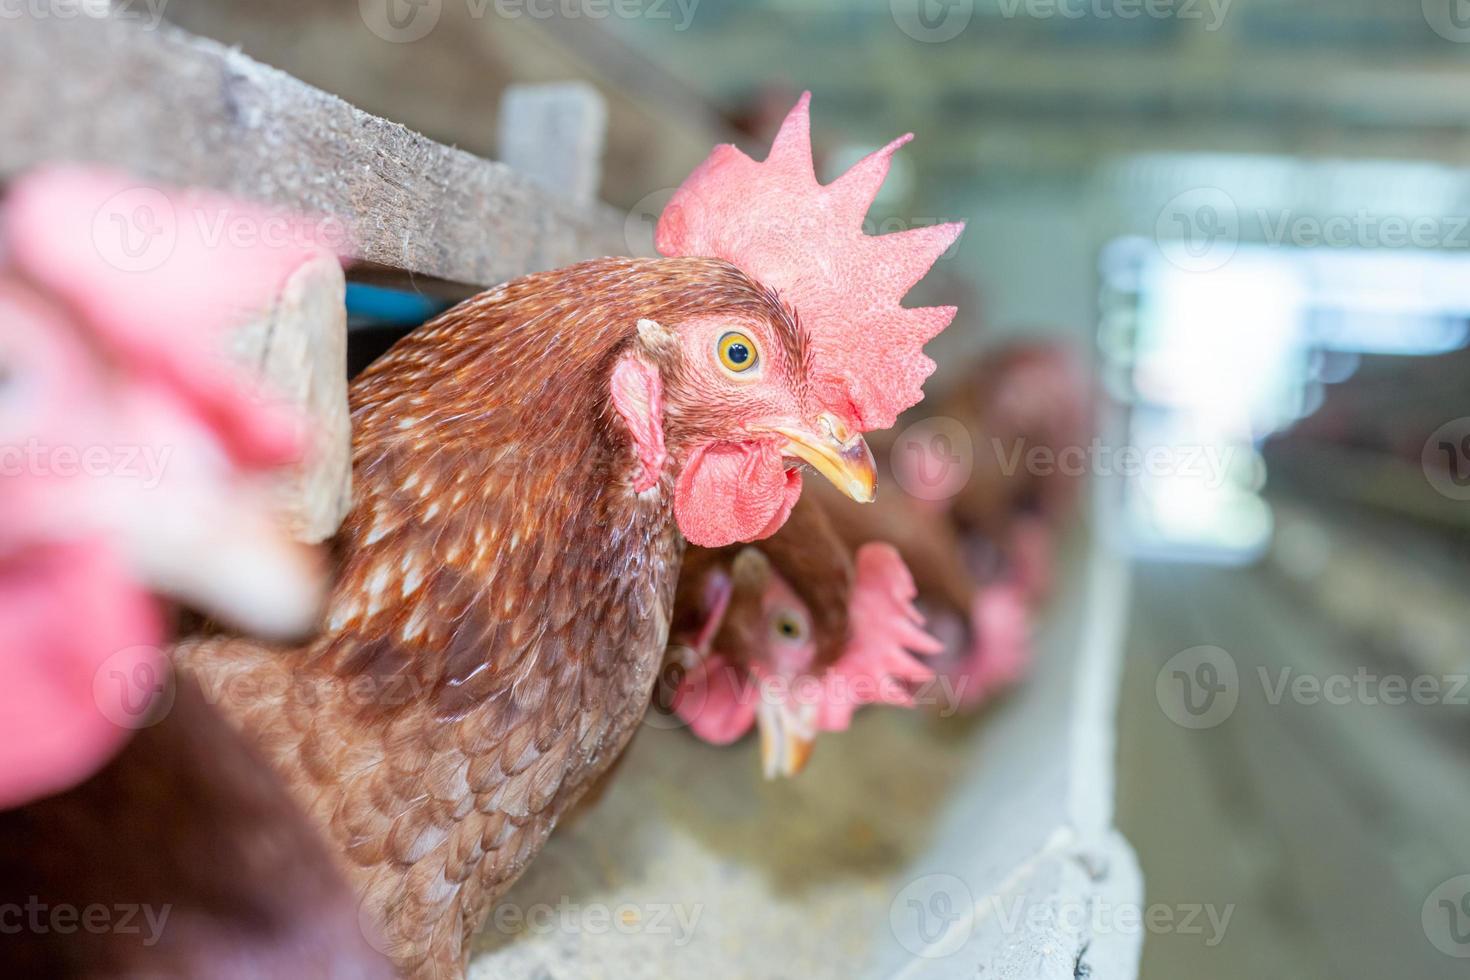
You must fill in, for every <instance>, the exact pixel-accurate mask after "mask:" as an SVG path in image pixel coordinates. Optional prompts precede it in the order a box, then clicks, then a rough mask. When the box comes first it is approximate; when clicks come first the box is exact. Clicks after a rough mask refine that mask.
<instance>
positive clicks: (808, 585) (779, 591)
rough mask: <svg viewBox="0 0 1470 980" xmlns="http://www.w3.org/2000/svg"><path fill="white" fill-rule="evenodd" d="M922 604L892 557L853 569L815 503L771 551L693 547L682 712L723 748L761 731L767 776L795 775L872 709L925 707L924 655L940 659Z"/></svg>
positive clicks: (869, 556) (679, 689)
mask: <svg viewBox="0 0 1470 980" xmlns="http://www.w3.org/2000/svg"><path fill="white" fill-rule="evenodd" d="M913 598H914V584H913V580H912V578H910V576H909V573H908V570H907V569H906V568H904V564H903V561H902V559H900V558H899V556H898V553H897V552H896V551H895V550H894V549H893V548H892V547H890V546H888V545H884V544H878V543H872V544H866V545H864V546H863V547H861V548H859V549H858V550H857V553H856V556H855V557H854V555H853V553H852V552H851V551H849V550H848V548H847V547H846V546H845V545H844V544H843V543H842V541H841V539H839V538H838V536H837V535H836V533H835V531H834V530H833V529H832V526H831V523H830V522H829V521H828V519H827V517H826V515H825V513H824V512H823V509H822V507H821V506H819V505H818V504H817V503H815V501H813V500H810V499H809V498H807V497H803V499H802V500H800V501H798V502H797V505H796V507H795V508H794V509H793V510H792V512H791V517H790V519H789V520H788V521H787V522H786V524H785V525H784V526H783V527H782V528H781V530H779V531H777V532H776V534H774V535H773V536H771V537H770V538H767V539H766V540H764V541H762V542H760V543H759V544H752V545H734V546H730V547H726V548H718V549H704V548H692V549H690V550H689V552H687V553H686V555H685V561H684V567H683V569H682V571H681V572H680V576H679V588H678V592H677V594H676V597H675V602H674V619H673V627H672V630H671V634H670V639H671V645H670V656H671V658H672V659H673V662H674V664H676V665H677V667H678V668H679V669H681V670H682V671H683V676H682V678H681V679H680V680H679V683H678V684H677V686H676V688H675V690H674V693H673V697H674V701H673V707H674V710H675V711H676V712H677V714H678V715H679V717H680V718H682V719H683V720H684V721H685V722H686V723H688V725H689V727H690V729H691V730H692V731H693V732H694V733H695V734H696V735H698V736H699V737H700V738H702V739H704V740H705V741H707V742H711V743H713V744H716V745H726V744H729V743H731V742H733V741H735V740H736V739H738V738H740V737H741V736H743V735H745V734H746V733H747V732H748V731H749V730H750V729H751V727H752V726H756V727H758V728H759V731H760V739H761V769H762V772H763V773H764V774H765V776H766V778H767V779H771V778H774V777H776V776H794V775H796V774H797V773H798V772H800V771H801V769H802V768H803V767H804V766H805V764H806V762H807V759H808V758H809V757H810V755H811V751H812V747H813V743H814V741H815V739H816V737H817V735H818V733H820V732H824V731H828V732H833V731H842V730H845V729H846V728H847V727H848V725H849V724H850V723H851V721H852V715H853V712H854V711H855V710H856V709H857V708H858V707H859V706H860V705H863V704H874V703H883V704H892V705H902V706H912V705H913V703H914V698H913V691H914V689H915V688H916V687H918V686H919V685H921V684H923V683H924V682H926V681H928V680H929V679H930V678H931V677H932V676H933V675H932V672H931V671H930V670H929V668H928V667H926V666H925V665H924V663H923V662H922V661H920V660H918V659H916V657H915V656H914V655H915V654H919V655H923V654H930V653H934V652H936V651H937V650H938V648H939V647H938V644H937V643H936V642H935V640H934V638H933V637H931V636H929V635H928V634H927V633H925V632H924V630H923V628H922V619H921V617H920V616H919V614H918V612H917V611H916V610H915V609H914V606H913V603H912V600H913Z"/></svg>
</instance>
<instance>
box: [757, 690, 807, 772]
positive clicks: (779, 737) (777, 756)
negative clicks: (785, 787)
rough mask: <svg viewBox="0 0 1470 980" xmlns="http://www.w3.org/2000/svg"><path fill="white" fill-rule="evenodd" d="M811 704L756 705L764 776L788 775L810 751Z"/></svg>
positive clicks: (800, 763)
mask: <svg viewBox="0 0 1470 980" xmlns="http://www.w3.org/2000/svg"><path fill="white" fill-rule="evenodd" d="M815 716H816V706H815V705H791V704H766V703H765V702H762V703H761V704H760V705H758V706H757V707H756V714H755V719H756V724H757V726H758V727H759V729H760V736H761V773H762V775H764V776H765V777H766V778H767V779H775V778H777V777H778V776H784V777H786V778H787V779H790V778H791V777H792V776H795V775H796V774H797V773H799V772H801V770H802V769H804V768H806V762H807V760H808V759H810V758H811V755H812V742H813V741H815V740H816V737H817V733H816V728H815V720H816V718H815Z"/></svg>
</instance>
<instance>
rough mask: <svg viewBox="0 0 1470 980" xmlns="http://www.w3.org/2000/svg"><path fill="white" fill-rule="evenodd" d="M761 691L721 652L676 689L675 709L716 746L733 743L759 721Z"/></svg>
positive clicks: (696, 731)
mask: <svg viewBox="0 0 1470 980" xmlns="http://www.w3.org/2000/svg"><path fill="white" fill-rule="evenodd" d="M756 697H757V693H756V691H755V690H754V688H753V686H752V685H751V684H750V683H749V680H748V678H745V677H743V676H742V675H741V674H739V673H737V672H736V670H735V668H734V667H733V666H731V664H730V662H729V661H728V660H726V659H725V658H724V657H723V656H721V655H720V654H718V653H713V654H710V655H709V656H708V657H706V658H705V659H704V660H703V661H701V662H700V664H699V666H697V667H695V668H694V669H693V670H691V671H690V672H689V676H688V677H686V678H685V679H684V683H682V684H680V685H679V688H678V690H676V691H675V692H674V712H675V713H676V714H677V715H678V716H679V717H680V718H682V719H683V720H684V721H685V722H687V723H688V725H689V728H690V730H691V731H693V732H694V734H695V735H698V736H699V737H700V738H701V739H703V740H704V741H706V742H709V743H710V744H712V745H729V744H730V743H731V742H733V741H735V740H736V739H738V738H739V737H740V736H742V735H744V734H745V733H746V732H748V731H750V727H751V726H752V725H754V724H755V705H756Z"/></svg>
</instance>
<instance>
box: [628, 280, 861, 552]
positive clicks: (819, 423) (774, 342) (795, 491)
mask: <svg viewBox="0 0 1470 980" xmlns="http://www.w3.org/2000/svg"><path fill="white" fill-rule="evenodd" d="M665 261H668V262H673V263H678V264H680V265H685V266H689V267H691V268H692V267H694V266H695V265H696V264H697V265H698V266H699V267H700V274H699V276H698V279H697V285H698V287H699V288H698V289H697V290H694V288H693V287H694V285H695V281H694V280H693V279H691V286H690V288H691V290H692V291H694V292H695V293H697V294H699V295H702V296H704V298H705V302H706V303H707V304H708V305H707V306H706V308H705V310H701V311H699V312H696V313H694V314H692V315H688V316H682V317H677V318H676V317H674V316H666V317H665V318H664V319H665V320H666V321H667V323H665V322H662V321H659V320H655V319H652V318H645V319H642V320H640V321H639V322H638V337H637V340H636V342H635V343H634V344H633V345H632V347H631V349H630V350H628V351H627V352H626V353H624V354H623V355H622V356H621V357H620V358H619V360H618V362H617V363H616V365H615V366H614V368H613V373H612V402H613V406H614V407H615V409H616V410H617V413H618V415H619V416H620V417H621V418H622V420H623V422H624V423H625V424H626V426H627V428H628V431H629V432H630V434H631V436H632V441H633V445H634V451H635V455H636V456H637V460H638V467H637V471H638V472H637V475H636V476H635V478H634V482H633V489H634V490H636V491H638V492H643V491H646V490H649V489H650V488H652V487H654V486H655V485H656V483H657V480H658V474H659V472H660V471H661V469H662V468H663V464H664V462H665V460H666V459H670V458H672V460H673V461H674V462H676V463H677V464H678V465H677V467H676V472H677V473H678V477H677V482H676V484H675V487H674V512H675V516H676V518H677V519H678V522H679V527H680V529H681V530H682V531H683V532H684V535H685V537H686V538H688V539H689V540H690V541H691V542H693V543H695V544H698V545H704V546H709V547H718V546H723V545H727V544H730V543H733V542H735V541H750V540H755V539H758V538H763V537H766V536H767V535H769V534H771V533H773V532H774V531H775V530H776V529H777V528H778V527H780V526H781V525H782V523H784V522H785V520H786V518H787V516H788V515H789V514H790V512H791V508H792V506H793V505H794V504H795V503H796V499H797V498H798V497H799V496H800V494H801V476H800V473H799V470H798V467H800V466H801V465H802V464H808V465H810V466H811V467H812V468H814V469H815V470H817V472H819V473H821V474H822V475H823V476H825V477H827V478H828V479H829V480H831V481H832V483H833V484H834V485H835V486H836V487H837V488H838V489H840V490H842V491H843V492H844V493H846V494H847V495H848V496H850V497H852V498H853V499H854V500H857V501H860V502H866V501H869V500H871V499H872V498H873V493H874V486H875V481H876V473H875V470H874V465H873V456H872V453H871V452H870V451H869V449H868V446H867V443H866V442H864V440H863V438H862V436H861V435H860V434H859V432H858V431H857V429H856V428H855V427H854V425H853V424H852V423H851V422H850V421H849V419H848V418H845V417H844V415H845V414H846V413H845V412H844V411H843V406H842V405H841V404H840V403H839V404H834V402H833V400H832V399H830V398H827V397H824V394H823V392H822V390H821V386H820V385H819V384H817V383H816V379H815V378H814V372H813V363H812V358H811V354H810V337H809V336H808V335H807V334H806V333H805V331H804V330H803V329H802V327H801V325H800V324H799V323H798V322H797V321H796V320H795V318H794V317H792V316H791V315H790V314H789V313H788V311H787V310H786V309H785V308H784V307H783V306H782V305H781V303H780V302H779V301H778V300H777V299H776V298H775V297H774V296H773V295H769V294H764V295H762V296H761V299H762V300H763V302H760V303H731V304H722V303H715V304H710V303H709V296H710V293H711V292H713V291H715V290H718V289H724V288H725V287H724V286H722V285H721V286H716V285H715V284H716V283H721V282H723V281H724V280H726V279H735V278H738V279H739V280H741V281H745V285H746V288H747V289H751V290H756V291H758V292H763V291H761V288H760V287H758V286H756V285H755V284H753V283H749V282H748V281H746V280H745V277H744V276H743V275H742V274H741V273H739V272H738V270H736V269H733V268H729V267H728V266H727V265H726V264H725V263H723V262H720V261H718V260H691V259H673V260H665ZM729 288H730V289H731V290H732V292H733V291H734V289H735V287H734V285H733V284H732V285H731V286H730V287H729ZM706 310H707V311H708V312H706Z"/></svg>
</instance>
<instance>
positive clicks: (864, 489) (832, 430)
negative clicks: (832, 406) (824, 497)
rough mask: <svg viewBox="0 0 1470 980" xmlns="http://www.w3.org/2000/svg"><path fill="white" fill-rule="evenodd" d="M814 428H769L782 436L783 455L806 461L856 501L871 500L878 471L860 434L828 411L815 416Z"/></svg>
mask: <svg viewBox="0 0 1470 980" xmlns="http://www.w3.org/2000/svg"><path fill="white" fill-rule="evenodd" d="M817 430H818V431H817V432H816V433H813V432H810V431H808V430H806V429H799V428H795V427H788V426H772V427H771V431H772V432H775V433H777V434H778V435H780V436H782V437H784V438H785V439H786V442H785V444H783V445H782V446H781V454H782V455H783V456H788V457H791V458H793V459H799V460H801V461H802V462H803V463H807V464H810V466H811V467H812V469H814V470H816V471H817V472H818V473H820V474H822V475H823V476H825V477H826V478H827V479H829V480H831V481H832V485H833V486H835V487H836V488H837V489H838V490H841V491H842V492H843V493H845V494H847V495H848V496H849V497H851V498H852V499H853V500H856V501H857V502H858V503H860V504H866V503H871V502H872V500H873V497H874V496H875V495H876V493H877V487H878V471H877V468H876V467H875V466H874V465H873V452H872V450H870V449H869V448H868V444H867V443H866V442H865V441H863V437H862V436H860V435H858V434H857V433H855V432H850V431H849V430H848V428H847V426H845V425H843V424H842V421H841V420H840V419H838V418H837V417H836V416H834V415H832V414H831V413H830V412H823V413H822V414H821V415H819V416H817Z"/></svg>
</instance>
